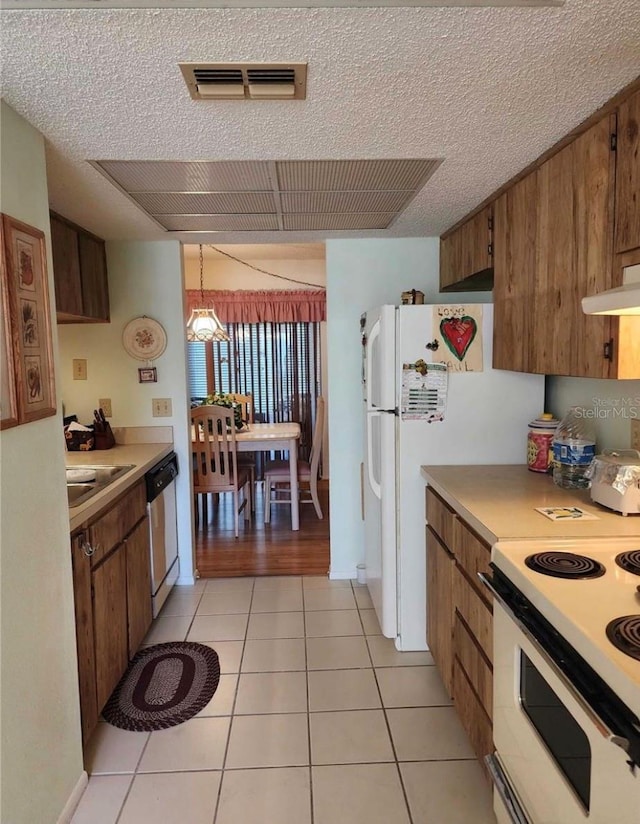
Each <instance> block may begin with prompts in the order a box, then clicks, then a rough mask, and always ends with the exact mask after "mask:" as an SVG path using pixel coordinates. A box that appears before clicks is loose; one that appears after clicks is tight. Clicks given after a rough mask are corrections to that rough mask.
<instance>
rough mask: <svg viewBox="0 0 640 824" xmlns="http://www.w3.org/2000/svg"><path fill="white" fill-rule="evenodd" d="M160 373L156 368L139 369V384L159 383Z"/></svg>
mask: <svg viewBox="0 0 640 824" xmlns="http://www.w3.org/2000/svg"><path fill="white" fill-rule="evenodd" d="M157 382H158V371H157V369H156V368H155V366H148V367H145V368H143V369H138V383H157Z"/></svg>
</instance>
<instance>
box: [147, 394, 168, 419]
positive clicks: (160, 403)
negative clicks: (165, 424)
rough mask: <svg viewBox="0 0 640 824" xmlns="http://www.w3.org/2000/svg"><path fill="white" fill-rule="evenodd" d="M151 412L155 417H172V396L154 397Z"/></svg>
mask: <svg viewBox="0 0 640 824" xmlns="http://www.w3.org/2000/svg"><path fill="white" fill-rule="evenodd" d="M151 414H152V415H153V417H154V418H170V417H171V416H172V415H173V411H172V404H171V398H152V400H151Z"/></svg>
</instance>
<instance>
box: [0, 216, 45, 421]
mask: <svg viewBox="0 0 640 824" xmlns="http://www.w3.org/2000/svg"><path fill="white" fill-rule="evenodd" d="M2 228H3V233H4V245H3V250H4V267H3V290H4V284H5V282H6V295H7V301H8V306H9V315H8V317H9V323H10V328H11V335H12V341H13V375H14V381H15V392H16V400H17V412H18V423H29V422H30V421H35V420H39V419H40V418H46V417H48V416H49V415H55V414H56V399H55V381H54V374H53V351H52V345H51V315H50V313H49V283H48V279H47V259H46V251H45V243H44V232H42V231H40V230H39V229H35V228H34V227H33V226H28V225H27V224H26V223H22V222H21V221H19V220H16V219H15V218H12V217H9V215H2Z"/></svg>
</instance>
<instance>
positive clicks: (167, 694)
mask: <svg viewBox="0 0 640 824" xmlns="http://www.w3.org/2000/svg"><path fill="white" fill-rule="evenodd" d="M219 681H220V662H219V660H218V655H217V653H216V651H215V650H213V649H211V647H207V646H205V645H204V644H196V643H193V642H191V641H175V642H171V643H167V644H155V645H154V646H152V647H146V648H145V649H141V650H140V651H139V652H137V653H136V655H135V656H134V657H133V659H132V660H131V663H130V664H129V667H128V669H127V671H126V672H125V674H124V675H123V676H122V678H121V679H120V683H119V684H118V686H117V687H116V688H115V690H114V691H113V693H112V694H111V697H110V698H109V700H108V701H107V704H106V706H105V708H104V710H103V711H102V715H103V716H104V718H105V720H106V721H108V722H109V723H110V724H113V726H114V727H120V729H123V730H134V731H136V732H149V731H151V730H164V729H167V727H174V726H175V725H176V724H181V723H182V722H183V721H187V720H188V719H189V718H193V716H194V715H196V714H197V713H199V712H200V710H202V709H204V707H206V705H207V704H208V703H209V701H210V700H211V699H212V697H213V695H214V693H215V691H216V689H217V688H218V683H219Z"/></svg>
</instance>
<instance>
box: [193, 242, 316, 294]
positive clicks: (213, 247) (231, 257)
mask: <svg viewBox="0 0 640 824" xmlns="http://www.w3.org/2000/svg"><path fill="white" fill-rule="evenodd" d="M207 246H208V247H209V249H214V250H215V251H216V252H219V254H221V255H224V256H225V257H228V258H230V259H231V260H235V261H236V263H241V264H242V265H243V266H247V267H248V268H249V269H253V270H254V271H255V272H260V273H261V274H263V275H269V276H270V277H272V278H278V279H279V280H288V281H289V282H290V283H299V284H300V285H301V286H313V287H314V288H315V289H320V290H321V291H323V292H324V291H325V289H324V286H319V285H318V284H317V283H309V281H307V280H296V279H295V278H288V277H286V276H285V275H276V274H275V273H274V272H267V270H266V269H260V267H259V266H254V265H253V264H252V263H247V262H246V260H240V258H238V257H235V256H234V255H230V254H229V253H228V252H223V251H222V249H219V248H218V247H217V246H213V245H212V244H211V243H207ZM200 284H202V244H201V245H200ZM201 288H202V286H201Z"/></svg>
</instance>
